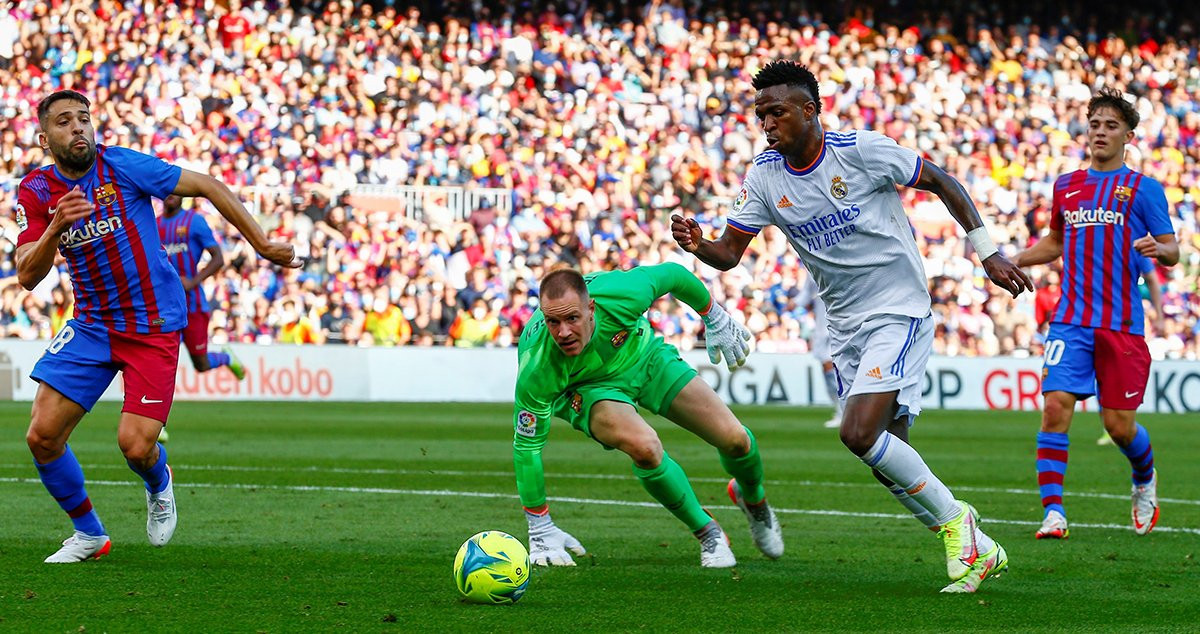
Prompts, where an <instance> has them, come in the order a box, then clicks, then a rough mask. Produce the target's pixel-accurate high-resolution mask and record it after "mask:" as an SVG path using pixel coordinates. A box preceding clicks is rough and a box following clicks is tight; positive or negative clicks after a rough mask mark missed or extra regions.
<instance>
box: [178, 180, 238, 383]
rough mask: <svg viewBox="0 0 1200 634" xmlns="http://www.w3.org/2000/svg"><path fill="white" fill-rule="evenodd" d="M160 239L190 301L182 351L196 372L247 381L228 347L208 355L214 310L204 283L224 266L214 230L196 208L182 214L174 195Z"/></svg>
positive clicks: (181, 205)
mask: <svg viewBox="0 0 1200 634" xmlns="http://www.w3.org/2000/svg"><path fill="white" fill-rule="evenodd" d="M158 237H159V239H160V240H162V244H163V248H164V249H166V251H167V257H168V258H169V259H170V260H171V264H172V265H174V266H175V270H176V271H178V272H179V281H180V282H181V283H183V295H184V298H185V299H186V301H187V326H186V327H184V329H183V347H184V348H186V349H187V353H188V356H190V357H191V359H192V367H193V368H195V369H196V371H197V372H208V371H209V370H211V369H213V368H220V367H227V368H229V371H230V372H233V375H234V376H236V377H237V379H238V380H239V381H241V380H242V379H244V378H246V370H245V368H243V367H242V363H241V362H240V361H238V359H237V357H235V356H234V354H233V350H232V349H230V348H229V346H225V347H224V348H222V349H221V351H220V352H209V351H208V320H209V315H210V314H211V310H210V309H209V306H208V298H207V297H205V296H204V286H203V284H204V280H206V279H208V278H210V277H212V276H213V275H216V273H217V272H218V271H220V270H221V267H222V266H224V265H225V256H224V255H222V253H221V246H220V245H218V244H217V239H216V238H214V237H213V233H212V229H211V228H210V227H209V226H208V222H207V221H206V220H205V219H204V215H203V214H201V213H199V212H198V211H197V209H196V208H195V207H194V206H193V207H192V208H191V209H189V210H187V211H183V199H182V198H180V197H179V196H176V195H174V194H172V195H170V196H167V197H166V198H165V199H163V212H162V215H161V216H159V217H158ZM205 253H207V254H208V262H207V263H206V264H205V265H204V268H199V267H200V258H201V257H202V256H203V255H204V254H205Z"/></svg>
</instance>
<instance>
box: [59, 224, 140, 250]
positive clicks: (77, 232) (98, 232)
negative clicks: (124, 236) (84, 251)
mask: <svg viewBox="0 0 1200 634" xmlns="http://www.w3.org/2000/svg"><path fill="white" fill-rule="evenodd" d="M122 227H124V223H123V222H122V221H121V218H120V216H114V217H112V218H107V219H105V220H89V221H87V223H85V224H84V225H83V226H81V227H80V226H74V225H72V227H71V228H70V229H68V230H67V232H66V233H64V234H62V235H61V236H59V237H58V243H59V244H60V245H61V246H62V248H64V249H73V248H75V247H80V246H83V245H85V244H91V243H92V242H95V241H97V240H99V239H101V238H103V237H104V236H106V235H109V234H111V233H113V232H115V231H116V230H117V229H121V228H122Z"/></svg>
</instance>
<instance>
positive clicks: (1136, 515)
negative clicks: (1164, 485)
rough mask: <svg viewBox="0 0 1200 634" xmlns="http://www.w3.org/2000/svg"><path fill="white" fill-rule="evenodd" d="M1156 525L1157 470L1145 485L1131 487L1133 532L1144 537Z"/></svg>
mask: <svg viewBox="0 0 1200 634" xmlns="http://www.w3.org/2000/svg"><path fill="white" fill-rule="evenodd" d="M1157 523H1158V469H1155V470H1154V473H1153V474H1152V475H1151V476H1150V481H1149V482H1147V483H1146V484H1135V485H1133V532H1135V533H1137V534H1138V535H1145V534H1146V533H1149V532H1150V531H1151V530H1153V529H1154V525H1155V524H1157Z"/></svg>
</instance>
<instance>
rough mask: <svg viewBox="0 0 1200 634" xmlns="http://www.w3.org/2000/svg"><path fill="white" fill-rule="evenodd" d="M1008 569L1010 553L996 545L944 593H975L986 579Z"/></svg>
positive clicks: (944, 590) (947, 587)
mask: <svg viewBox="0 0 1200 634" xmlns="http://www.w3.org/2000/svg"><path fill="white" fill-rule="evenodd" d="M1006 568H1008V553H1006V552H1004V547H1003V546H1001V545H1000V544H996V545H995V547H993V548H992V550H991V551H990V552H988V553H987V554H986V555H981V556H980V557H979V558H978V559H976V560H975V563H974V564H972V565H971V568H970V570H968V571H967V574H966V575H965V576H963V578H962V579H959V580H958V581H955V582H954V583H951V584H950V585H948V586H946V587H945V588H942V592H949V593H964V592H967V593H969V592H975V591H976V590H978V589H979V586H980V585H982V584H983V580H984V579H987V578H988V577H995V576H998V575H999V574H1000V573H1001V572H1003V571H1004V569H1006Z"/></svg>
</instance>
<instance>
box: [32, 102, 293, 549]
mask: <svg viewBox="0 0 1200 634" xmlns="http://www.w3.org/2000/svg"><path fill="white" fill-rule="evenodd" d="M90 108H91V103H90V102H89V101H88V99H87V98H86V97H84V96H83V95H82V94H80V93H78V92H75V91H73V90H60V91H58V92H55V93H53V94H51V95H49V96H47V97H46V98H45V99H43V100H42V101H41V102H40V103H39V104H38V107H37V114H38V122H39V125H40V133H39V135H38V141H39V143H40V144H41V146H42V148H43V149H44V150H45V151H46V152H47V153H48V154H49V155H50V156H51V158H52V159H53V161H54V163H53V164H52V165H47V166H45V167H41V168H38V169H36V170H34V171H32V172H30V173H29V174H28V175H26V176H25V178H24V179H22V181H21V184H20V187H19V190H18V193H17V207H16V214H15V215H16V221H17V225H18V227H19V228H20V234H19V236H18V238H17V250H16V261H17V277H18V279H19V281H20V283H21V286H22V287H24V288H26V289H32V288H34V287H35V286H37V284H38V282H40V281H41V280H42V278H44V277H45V276H46V274H47V273H49V271H50V268H51V267H52V266H54V257H55V253H56V251H57V252H60V253H61V254H62V255H63V257H64V258H66V261H67V267H68V270H69V272H70V275H71V281H72V285H73V288H74V294H75V317H74V318H73V319H71V320H70V321H69V322H67V324H66V325H65V326H64V327H63V328H62V330H61V331H59V333H58V335H57V336H56V337H55V338H54V340H53V341H51V342H50V345H49V346H48V347H47V348H46V352H45V354H43V355H42V358H41V359H40V360H38V362H37V364H36V365H35V366H34V368H33V372H32V373H31V375H30V376H31V377H32V378H33V379H34V380H35V381H37V382H38V383H40V385H39V386H38V390H37V395H36V396H35V397H34V401H33V412H32V414H31V421H30V424H29V431H28V433H27V434H26V438H25V439H26V442H27V443H28V445H29V449H30V451H31V452H32V453H33V458H34V464H35V466H36V467H37V471H38V475H39V476H40V477H41V480H42V483H43V484H44V485H45V486H46V490H47V491H49V492H50V495H52V496H53V497H54V499H55V500H57V501H58V504H59V506H61V507H62V509H63V511H65V512H66V513H67V515H68V516H69V517H70V518H71V521H72V523H73V524H74V525H75V534H74V535H72V536H71V537H69V538H68V539H67V540H66V541H64V542H63V545H62V548H61V549H59V550H58V551H57V552H55V553H54V554H52V555H50V556H49V557H48V558H46V562H47V563H71V562H77V561H83V560H86V559H89V558H97V557H100V556H102V555H105V554H107V553H108V551H109V549H110V547H111V542H110V540H109V538H108V534H107V532H106V531H105V529H104V525H103V524H101V522H100V518H99V516H98V515H97V514H96V511H95V509H93V508H92V503H91V500H90V499H89V498H88V494H87V491H86V490H85V488H84V478H83V469H82V468H80V466H79V461H78V460H76V459H75V455H74V454H73V453H72V452H71V447H70V445H68V444H67V440H68V438H69V437H70V435H71V431H72V430H74V429H75V426H76V425H77V424H79V421H80V420H81V419H82V418H83V415H84V414H86V413H87V412H88V411H89V410H90V409H91V408H92V406H93V405H95V403H96V401H97V400H98V399H99V398H100V395H101V394H103V392H104V390H105V389H107V388H108V385H109V384H110V383H111V382H112V380H113V378H114V377H115V376H116V374H117V372H121V373H122V376H123V379H124V386H125V404H124V407H123V408H122V410H121V419H120V424H119V426H118V429H117V444H118V445H119V446H120V448H121V451H122V453H124V454H125V459H126V461H127V462H128V464H129V468H130V469H132V470H133V471H134V472H135V473H137V474H138V476H140V477H141V478H142V479H143V480H144V481H145V483H146V508H147V513H146V514H147V518H146V534H147V537H148V538H149V539H150V543H151V544H154V545H155V546H163V545H165V544H166V543H167V542H168V541H170V539H171V536H172V535H173V534H174V531H175V524H176V519H177V514H176V510H175V497H174V491H173V487H172V483H173V474H172V473H171V470H170V468H169V467H168V466H167V452H166V449H164V448H163V447H162V445H161V444H159V443H158V442H156V439H157V437H158V433H159V430H161V429H162V427H163V425H165V424H166V421H167V414H168V412H169V411H170V409H171V402H172V399H173V396H174V393H175V371H176V369H177V368H178V365H179V331H180V330H181V329H183V327H184V326H185V325H186V324H187V312H186V304H185V300H184V293H183V287H182V286H181V285H180V282H179V275H178V274H177V273H176V272H175V270H174V269H173V268H172V267H171V263H170V262H169V261H168V259H167V255H166V252H165V251H164V250H163V248H162V244H161V243H160V241H159V237H158V230H157V226H156V224H155V218H154V208H153V207H152V206H151V202H150V198H151V197H154V198H166V197H167V196H168V195H170V194H172V193H174V194H177V195H181V196H203V197H205V198H207V199H209V200H210V201H212V202H213V204H214V205H215V206H216V207H217V209H218V210H219V211H220V212H221V215H223V216H225V218H227V219H228V220H229V221H230V222H231V223H232V224H233V225H234V226H235V227H237V228H238V230H239V231H241V232H242V234H243V235H245V236H246V238H247V239H248V240H249V242H250V244H251V245H253V246H254V248H255V250H256V251H258V252H259V253H260V254H262V255H263V256H264V257H266V258H267V259H269V260H271V261H272V262H274V263H276V264H280V265H287V266H297V265H298V261H297V260H296V257H295V254H294V252H293V249H292V246H291V245H288V244H281V243H274V242H270V241H268V240H267V237H266V235H265V234H264V233H263V231H262V229H261V228H260V227H259V226H258V225H257V224H256V223H255V222H254V220H253V219H252V218H251V217H250V215H249V214H248V213H246V210H245V208H243V207H242V204H241V203H240V202H238V200H237V198H236V197H235V196H234V195H233V193H232V192H230V191H229V189H228V188H227V187H225V185H223V184H221V183H220V182H218V181H216V180H214V179H213V178H212V177H209V176H207V175H204V174H199V173H197V172H191V171H188V170H185V169H181V168H179V167H176V166H173V165H169V164H167V163H165V162H163V161H162V160H160V159H158V158H155V157H153V156H148V155H145V154H141V153H139V152H134V151H132V150H128V149H125V148H121V147H106V146H104V145H97V144H96V140H95V129H94V128H93V127H92V118H91V113H90Z"/></svg>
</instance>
